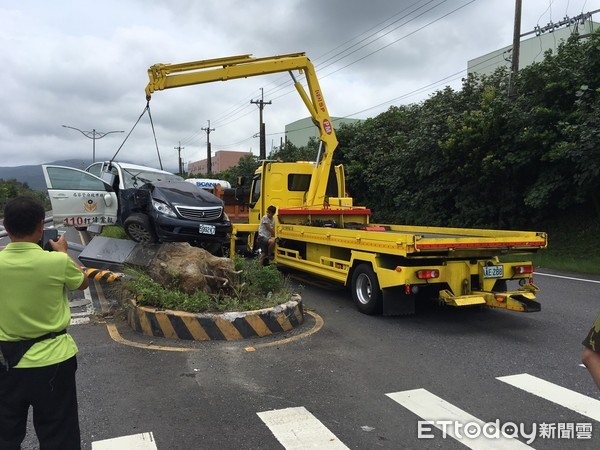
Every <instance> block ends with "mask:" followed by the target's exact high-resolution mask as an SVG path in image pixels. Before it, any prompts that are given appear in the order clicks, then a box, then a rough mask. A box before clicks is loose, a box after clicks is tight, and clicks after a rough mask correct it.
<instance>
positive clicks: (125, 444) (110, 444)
mask: <svg viewBox="0 0 600 450" xmlns="http://www.w3.org/2000/svg"><path fill="white" fill-rule="evenodd" d="M92 450H157V447H156V442H154V436H153V435H152V433H140V434H133V435H131V436H121V437H117V438H113V439H104V440H102V441H95V442H92Z"/></svg>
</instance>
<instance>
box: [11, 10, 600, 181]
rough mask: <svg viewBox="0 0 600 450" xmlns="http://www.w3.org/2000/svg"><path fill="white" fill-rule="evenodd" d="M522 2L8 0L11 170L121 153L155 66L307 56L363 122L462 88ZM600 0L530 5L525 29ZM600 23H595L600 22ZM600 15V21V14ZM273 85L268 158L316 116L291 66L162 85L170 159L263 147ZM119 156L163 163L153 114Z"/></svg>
mask: <svg viewBox="0 0 600 450" xmlns="http://www.w3.org/2000/svg"><path fill="white" fill-rule="evenodd" d="M514 3H515V2H514V1H513V0H370V1H361V0H278V1H272V0H202V1H199V0H198V1H193V0H169V1H160V0H155V1H149V0H144V1H142V0H118V1H113V0H104V1H101V2H99V1H86V0H60V1H48V0H31V1H28V0H21V1H18V2H17V1H14V0H11V1H6V0H0V29H1V30H2V32H1V35H0V39H1V43H0V61H2V65H3V74H2V78H1V79H2V86H1V88H0V142H1V144H0V156H1V158H0V166H19V165H29V164H41V163H45V162H50V161H56V160H62V159H68V158H79V159H81V158H87V159H90V160H91V158H92V144H93V141H92V139H88V138H86V137H85V136H83V135H82V134H81V133H79V132H78V131H76V130H72V129H68V128H63V127H62V126H61V125H68V126H71V127H75V128H79V129H80V130H82V131H89V132H91V131H92V130H94V129H95V130H96V131H97V132H100V133H105V132H109V131H119V130H123V131H125V133H112V134H108V135H107V136H106V137H104V138H102V139H97V140H96V141H95V143H96V160H97V161H98V160H102V159H104V160H106V159H110V158H112V157H113V155H114V154H115V152H116V151H117V149H118V148H119V146H120V145H121V144H122V143H123V140H124V138H125V136H126V134H127V133H128V132H129V131H130V130H131V129H132V127H133V126H134V124H135V122H136V120H137V119H138V117H139V116H140V114H141V113H142V111H143V110H144V107H145V105H146V100H145V93H144V89H145V87H146V84H147V83H148V76H147V69H148V68H149V67H150V66H151V65H153V64H157V63H181V62H188V61H196V60H202V59H209V58H219V57H225V56H233V55H240V54H247V53H251V54H253V55H254V56H256V57H263V56H272V55H277V54H286V53H295V52H306V54H307V55H308V57H309V58H310V59H311V60H312V62H313V63H314V64H315V67H316V69H317V75H318V77H319V81H320V84H321V88H322V90H323V94H324V97H325V101H326V103H327V105H328V108H329V113H330V114H331V115H332V116H338V117H352V118H360V119H364V118H367V117H373V116H376V115H377V114H379V113H381V112H382V111H385V110H386V109H388V108H389V107H390V105H392V104H396V105H398V104H408V103H414V102H419V101H422V100H423V99H426V98H427V97H428V96H429V95H431V94H432V93H433V92H435V91H436V90H439V89H442V88H443V87H444V86H445V85H450V86H452V87H453V88H455V89H459V88H460V79H461V78H462V77H463V76H465V74H466V67H467V61H468V60H470V59H473V58H476V57H478V56H481V55H483V54H486V53H489V52H491V51H494V50H496V49H498V48H501V47H504V46H506V45H510V44H511V42H512V34H513V24H514V8H515V5H514ZM599 8H600V0H523V11H522V25H521V32H522V33H526V32H528V31H531V30H533V28H534V27H535V26H536V25H540V26H544V25H546V24H547V23H548V22H550V21H555V22H556V21H559V20H561V19H562V18H563V17H564V16H565V15H568V16H571V17H572V16H576V15H578V14H579V13H581V12H588V11H593V10H596V9H599ZM594 18H596V17H594ZM596 21H598V19H596ZM261 88H263V89H264V100H265V101H271V102H272V104H270V105H267V106H265V108H264V121H265V124H266V130H267V153H268V151H269V149H270V148H271V146H273V145H274V146H278V145H279V142H280V139H281V137H282V136H283V132H284V130H285V125H286V124H287V123H290V122H293V121H295V120H298V119H302V118H304V117H307V116H308V114H307V111H306V110H305V108H304V105H303V104H302V102H301V100H300V98H299V96H298V95H297V94H296V92H295V90H294V89H293V87H291V85H290V82H289V76H288V75H287V74H275V75H269V76H263V77H253V78H249V79H245V80H232V81H228V82H225V83H223V82H219V83H211V84H204V85H198V86H189V87H183V88H178V89H170V90H165V91H158V92H155V93H154V95H153V97H152V100H151V102H150V108H151V113H152V118H153V121H154V126H155V129H156V135H157V140H158V146H159V149H160V158H161V160H162V164H163V166H164V167H165V168H167V169H169V170H176V168H177V150H175V149H174V147H176V146H178V145H179V143H180V142H181V146H183V147H184V149H183V150H182V152H181V156H182V158H183V160H184V161H185V162H186V163H187V162H189V161H196V160H200V159H204V158H206V132H205V131H202V128H207V126H208V121H209V120H210V128H214V129H215V130H214V131H212V132H211V134H210V139H211V143H212V149H213V153H214V152H215V151H218V150H238V151H252V152H254V153H255V154H258V149H259V139H258V138H256V137H253V136H254V135H255V134H256V133H257V132H258V129H259V127H258V122H259V115H258V114H259V113H258V108H257V106H256V105H254V104H251V103H250V101H251V100H258V99H260V96H261ZM116 159H117V160H124V161H131V162H136V163H140V164H146V165H151V166H155V167H158V165H159V159H158V156H157V152H156V146H155V143H154V138H153V136H152V128H151V125H150V122H149V120H148V116H147V115H145V116H144V117H143V118H142V119H141V121H140V122H139V124H138V126H137V127H136V128H135V130H134V131H133V133H132V134H131V137H130V138H129V139H128V140H127V142H125V144H124V145H123V146H122V149H121V150H120V152H119V154H118V156H117V158H116Z"/></svg>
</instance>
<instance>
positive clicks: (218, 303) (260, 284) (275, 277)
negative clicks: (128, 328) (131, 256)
mask: <svg viewBox="0 0 600 450" xmlns="http://www.w3.org/2000/svg"><path fill="white" fill-rule="evenodd" d="M234 265H235V268H236V270H242V272H241V273H240V274H239V275H238V279H236V280H235V283H234V285H233V289H232V291H233V294H225V293H223V292H219V293H206V292H202V291H198V292H196V293H194V294H186V293H184V292H182V291H180V290H179V289H178V286H177V285H170V286H163V285H161V284H159V283H157V282H156V281H154V280H153V279H152V278H151V277H150V276H149V275H147V274H146V273H144V272H142V271H140V270H137V269H128V270H127V271H126V273H127V274H128V275H130V276H131V277H132V278H131V279H130V280H126V281H124V282H123V285H124V288H125V289H126V290H127V292H128V293H129V294H130V295H131V296H136V297H137V298H138V302H137V303H138V305H140V306H152V307H155V308H165V309H173V310H177V311H186V312H191V313H221V312H229V311H251V310H255V309H263V308H271V307H273V306H276V305H280V304H282V303H285V302H287V301H289V300H290V298H291V295H292V289H291V287H290V285H289V283H288V280H287V278H285V277H284V276H283V275H282V274H281V273H280V272H279V271H278V270H277V268H276V267H275V266H273V265H270V266H267V267H261V266H260V265H259V263H258V261H257V260H245V259H242V258H236V259H234Z"/></svg>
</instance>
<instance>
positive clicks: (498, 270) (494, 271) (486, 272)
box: [483, 266, 504, 278]
mask: <svg viewBox="0 0 600 450" xmlns="http://www.w3.org/2000/svg"><path fill="white" fill-rule="evenodd" d="M503 276H504V266H483V278H502V277H503Z"/></svg>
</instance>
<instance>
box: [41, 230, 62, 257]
mask: <svg viewBox="0 0 600 450" xmlns="http://www.w3.org/2000/svg"><path fill="white" fill-rule="evenodd" d="M50 239H52V240H53V241H56V240H58V230H57V229H56V228H44V234H43V235H42V239H41V240H40V241H39V242H38V245H39V246H40V247H42V248H43V249H44V250H48V251H49V252H51V251H53V250H54V249H53V248H52V246H51V245H50Z"/></svg>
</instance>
